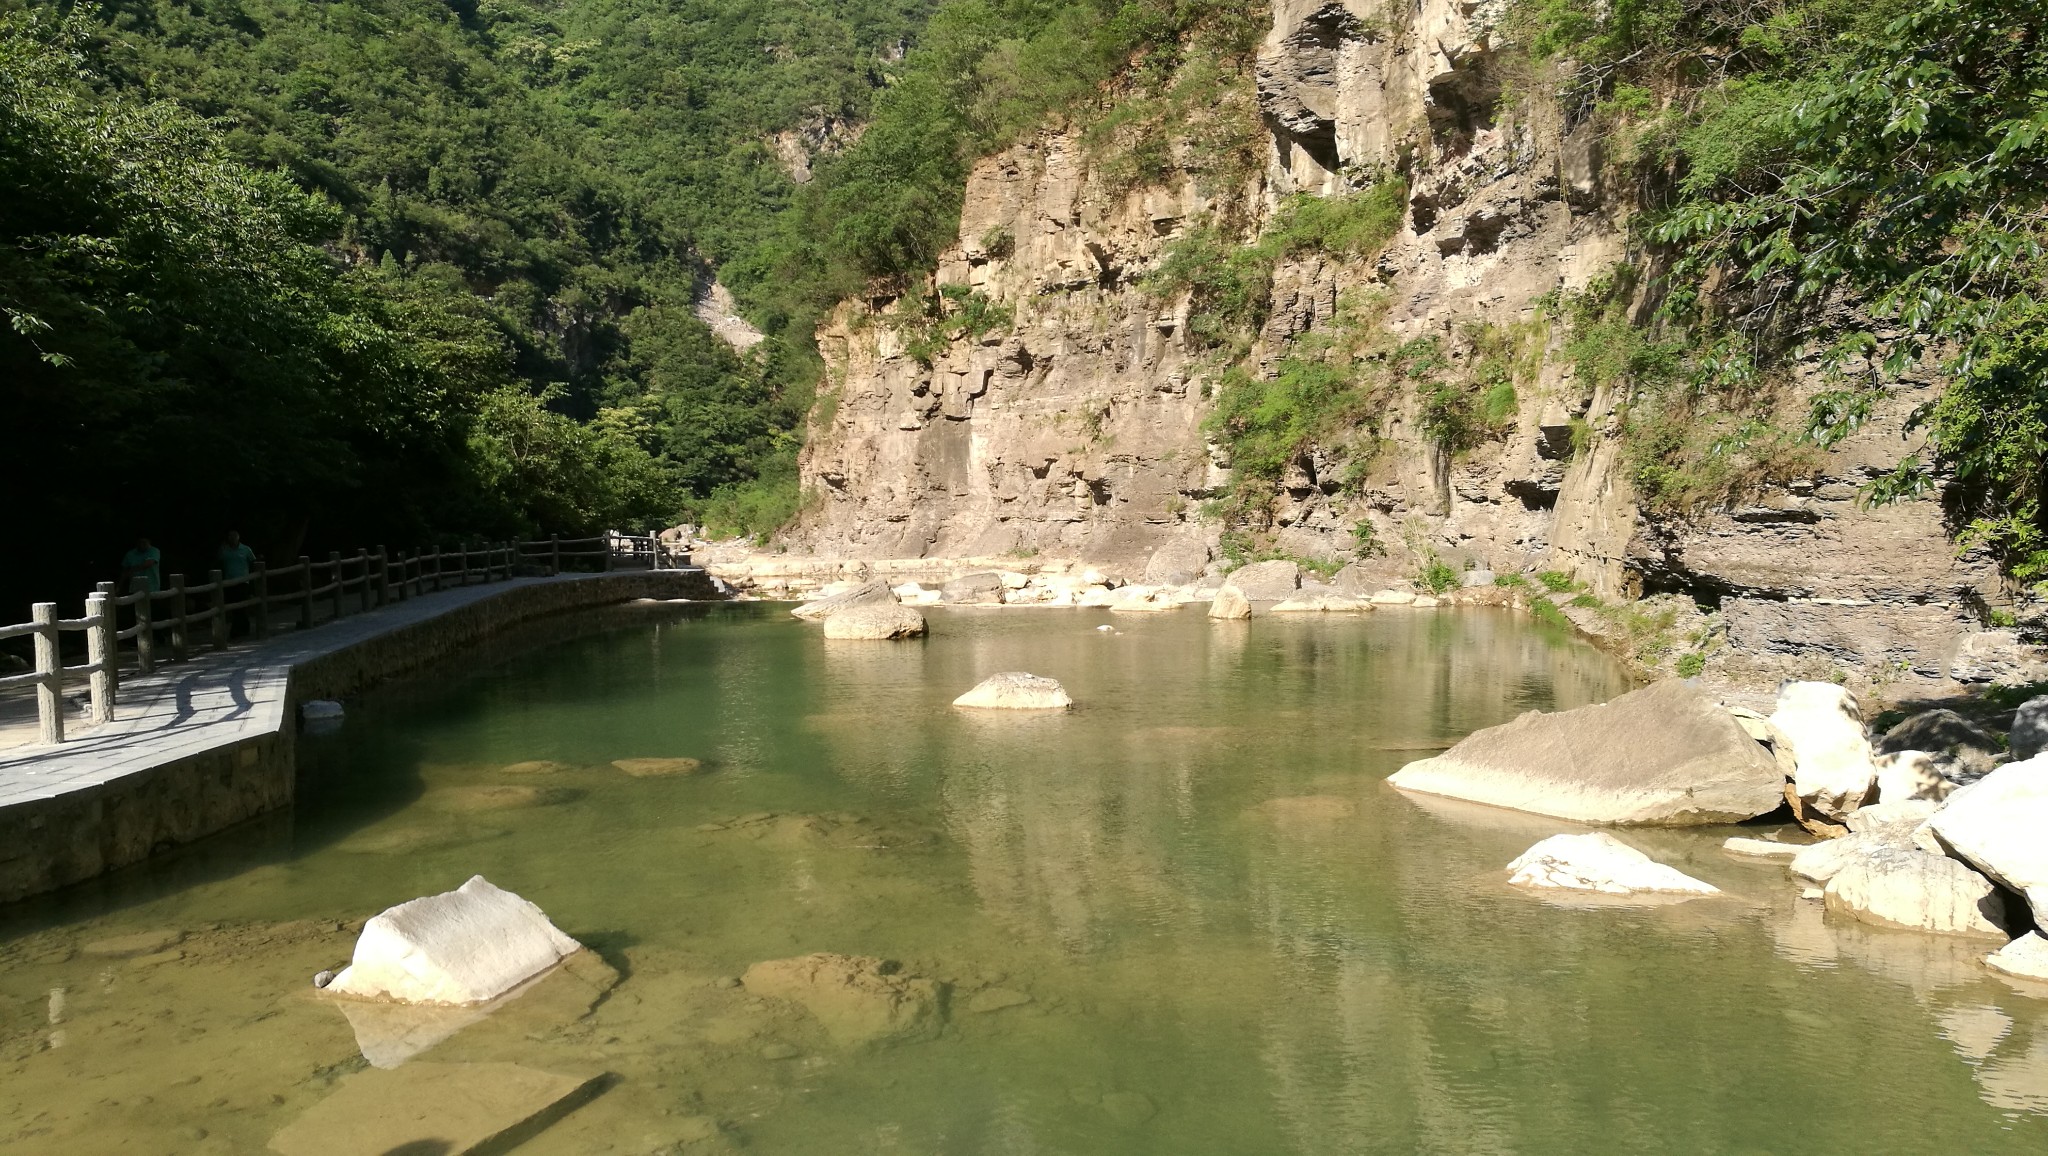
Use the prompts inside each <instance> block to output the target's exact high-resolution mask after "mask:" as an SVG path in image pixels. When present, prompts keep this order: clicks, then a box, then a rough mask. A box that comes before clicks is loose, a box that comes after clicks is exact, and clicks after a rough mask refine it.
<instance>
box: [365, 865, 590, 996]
mask: <svg viewBox="0 0 2048 1156" xmlns="http://www.w3.org/2000/svg"><path fill="white" fill-rule="evenodd" d="M581 947H582V944H579V943H577V942H576V941H575V940H573V939H571V938H569V937H568V936H566V935H564V934H562V933H561V931H559V930H558V929H557V928H556V927H555V925H554V924H553V923H550V922H549V921H548V917H547V916H546V915H545V914H543V913H542V912H541V909H540V908H538V907H536V906H534V905H533V904H531V903H528V902H527V901H526V900H524V899H521V898H520V897H519V896H517V895H514V894H512V893H511V892H510V891H504V890H501V889H499V888H497V887H494V886H492V885H491V883H490V881H488V880H486V879H485V878H484V877H483V876H481V875H474V876H471V877H470V880H469V882H467V883H464V884H463V885H462V886H461V887H458V888H456V889H455V890H453V891H444V892H442V893H441V894H439V895H429V896H427V897H425V898H423V899H414V900H410V901H408V902H405V903H401V904H399V905H398V906H396V907H393V908H391V909H389V910H387V911H385V912H383V913H382V914H380V915H377V916H376V917H374V918H372V919H371V920H370V921H369V922H368V923H365V924H364V925H363V933H362V935H361V936H360V937H358V938H357V939H356V950H355V956H354V958H353V959H352V960H351V961H350V963H349V965H348V966H347V967H345V968H343V969H342V971H341V974H340V975H337V976H335V977H334V982H333V983H330V984H328V985H327V990H328V991H329V992H333V993H336V994H340V995H352V996H359V997H362V998H365V999H389V1000H397V1001H398V1002H400V1003H432V1004H472V1003H481V1002H483V1001H485V1000H489V999H495V998H496V997H498V996H500V995H503V994H504V993H505V992H507V991H510V990H511V989H513V988H514V987H517V986H519V984H521V983H523V982H525V981H526V980H528V979H531V978H533V977H534V976H536V975H539V974H540V973H541V972H543V971H546V970H547V969H548V968H550V967H553V966H554V965H555V964H556V963H558V962H560V961H561V960H562V959H563V958H565V957H567V956H568V955H570V954H572V953H574V952H575V951H577V950H578V949H580V948H581Z"/></svg>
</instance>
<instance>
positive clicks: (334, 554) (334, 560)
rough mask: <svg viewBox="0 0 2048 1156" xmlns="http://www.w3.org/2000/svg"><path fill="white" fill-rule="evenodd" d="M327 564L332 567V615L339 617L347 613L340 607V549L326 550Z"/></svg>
mask: <svg viewBox="0 0 2048 1156" xmlns="http://www.w3.org/2000/svg"><path fill="white" fill-rule="evenodd" d="M327 564H328V565H329V566H332V567H334V617H335V618H336V619H339V618H340V617H341V616H342V615H344V614H346V613H348V611H346V610H343V609H342V608H341V595H342V581H341V551H339V550H329V551H328V552H327Z"/></svg>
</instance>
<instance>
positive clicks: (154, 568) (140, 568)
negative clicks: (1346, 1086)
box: [121, 538, 164, 594]
mask: <svg viewBox="0 0 2048 1156" xmlns="http://www.w3.org/2000/svg"><path fill="white" fill-rule="evenodd" d="M163 560H164V556H163V552H162V551H161V550H158V549H157V548H156V547H155V546H152V545H150V544H149V539H148V538H137V539H135V545H133V546H131V547H129V549H128V552H127V553H126V554H123V555H121V588H122V591H123V592H124V593H125V592H126V591H127V590H129V589H130V588H132V587H133V586H134V585H135V580H136V579H137V578H142V579H145V580H146V581H148V583H149V592H150V593H152V594H154V593H156V592H157V591H159V590H162V589H163V588H164V578H163Z"/></svg>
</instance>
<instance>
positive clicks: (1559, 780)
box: [1387, 679, 1785, 827]
mask: <svg viewBox="0 0 2048 1156" xmlns="http://www.w3.org/2000/svg"><path fill="white" fill-rule="evenodd" d="M1387 781H1388V782H1389V783H1391V784H1392V785H1394V786H1396V787H1399V788H1401V789H1402V790H1406V791H1418V792H1421V793H1423V794H1429V795H1443V796H1446V797H1448V798H1453V799H1466V800H1469V801H1471V802H1475V803H1489V804H1491V805H1493V806H1496V807H1511V808H1513V809H1515V810H1518V811H1531V812H1534V813H1536V814H1539V815H1550V816H1553V817H1555V818H1559V819H1570V820H1573V821H1576V822H1581V823H1615V824H1641V825H1647V826H1671V827H1679V826H1697V825H1702V824H1710V823H1738V822H1741V821H1742V820H1744V819H1753V818H1755V817H1757V816H1758V815H1766V814H1769V813H1770V812H1772V811H1774V810H1776V809H1777V808H1779V807H1780V806H1783V805H1784V801H1785V794H1784V790H1785V776H1784V773H1783V772H1782V771H1781V770H1780V769H1779V767H1778V763H1777V761H1776V760H1775V759H1774V758H1773V757H1772V756H1771V754H1770V753H1769V752H1767V751H1765V750H1764V748H1763V746H1762V745H1761V744H1759V743H1758V742H1757V741H1756V740H1754V739H1752V738H1750V737H1749V734H1748V733H1747V732H1746V731H1744V730H1743V729H1742V727H1741V726H1740V725H1739V724H1738V723H1737V721H1736V720H1735V718H1734V717H1733V716H1731V715H1730V714H1729V713H1728V712H1727V711H1725V710H1722V709H1721V708H1720V707H1719V706H1717V705H1715V704H1714V702H1713V701H1712V700H1710V699H1708V698H1707V697H1706V696H1705V695H1703V694H1701V693H1700V692H1699V691H1697V690H1694V689H1693V688H1691V687H1688V686H1686V685H1685V684H1684V683H1682V682H1680V681H1678V680H1675V679H1672V680H1667V681H1665V682H1660V683H1656V684H1654V685H1651V686H1647V687H1644V688H1643V689H1641V690H1637V691H1632V692H1630V693H1628V694H1625V695H1622V696H1621V697H1620V698H1617V699H1615V700H1613V701H1612V702H1607V703H1603V704H1601V705H1599V706H1588V707H1581V708H1579V709H1577V710H1568V711H1559V712H1556V713H1553V714H1539V713H1537V712H1535V711H1530V712H1529V713H1527V714H1525V715H1523V716H1522V717H1520V718H1518V719H1516V720H1515V721H1513V722H1510V723H1503V724H1501V725H1500V726H1496V727H1488V728H1486V729H1485V730H1482V731H1476V732H1474V733H1473V734H1472V735H1470V736H1468V737H1467V738H1466V739H1465V740H1464V741H1463V742H1461V743H1459V744H1458V745H1457V746H1454V747H1452V748H1451V749H1450V750H1448V751H1445V752H1444V753H1443V754H1441V755H1438V756H1436V757H1435V758H1429V759H1422V760H1420V761H1418V762H1413V763H1409V764H1408V765H1407V766H1405V767H1402V768H1401V769H1400V770H1399V771H1397V772H1395V774H1394V775H1393V776H1392V777H1391V778H1389V779H1388V780H1387Z"/></svg>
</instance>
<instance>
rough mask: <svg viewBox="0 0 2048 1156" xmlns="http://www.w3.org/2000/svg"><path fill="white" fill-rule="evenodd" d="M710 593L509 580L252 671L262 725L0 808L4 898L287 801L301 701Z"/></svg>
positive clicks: (701, 585) (638, 575) (686, 576)
mask: <svg viewBox="0 0 2048 1156" xmlns="http://www.w3.org/2000/svg"><path fill="white" fill-rule="evenodd" d="M717 597H719V595H718V593H717V591H716V589H715V588H714V587H713V585H712V582H711V579H710V577H709V576H708V575H706V574H705V573H704V572H703V571H701V570H656V571H629V572H623V573H615V574H603V575H592V576H590V577H588V578H580V579H576V580H573V581H565V582H550V583H547V584H544V585H531V586H510V587H507V588H506V589H504V590H503V591H500V592H499V593H497V594H496V595H495V596H493V597H488V598H484V599H482V600H480V601H476V602H471V603H468V604H465V605H462V606H458V607H455V608H453V609H451V610H450V611H449V612H448V613H446V614H442V615H439V616H437V617H435V618H432V619H429V620H426V621H424V622H417V623H412V624H409V625H406V626H401V627H398V628H396V629H393V630H391V631H389V632H387V633H383V634H377V635H374V636H372V637H370V638H367V639H364V640H362V641H360V642H357V643H355V644H353V645H348V646H344V647H342V648H340V649H336V650H333V651H330V652H328V653H324V654H319V655H317V656H315V657H312V658H309V659H306V660H304V661H302V662H299V663H297V664H295V665H290V666H287V667H284V668H283V669H282V670H279V669H278V668H275V667H272V668H268V669H263V668H257V672H260V674H261V675H262V676H264V677H252V679H251V682H252V684H253V685H252V698H253V699H255V700H256V701H253V702H252V703H251V710H252V711H255V712H257V713H258V715H259V718H260V720H261V723H262V725H259V726H257V727H255V728H243V729H241V730H239V731H238V732H237V733H235V734H233V735H230V736H226V737H224V738H223V740H222V741H221V742H220V743H219V744H217V745H215V746H212V747H209V748H206V749H204V750H201V751H199V752H197V753H193V752H192V751H191V748H190V747H189V746H185V747H181V748H178V752H182V753H172V754H167V756H166V758H165V760H164V761H163V762H161V763H157V764H154V765H151V766H149V767H147V768H145V769H143V770H138V771H136V772H134V773H132V774H128V775H123V776H121V777H120V778H117V779H112V780H110V781H108V782H105V783H102V784H98V785H94V786H87V787H81V788H79V789H77V790H73V791H67V792H64V793H63V794H59V795H56V796H54V797H49V798H39V799H33V800H29V801H26V802H22V803H17V804H14V805H12V806H8V807H5V808H0V903H5V902H13V901H14V900H18V899H24V898H27V897H28V896H31V895H38V894H41V893H43V892H46V891H52V890H55V889H57V888H59V887H63V886H65V885H67V884H71V883H76V882H79V881H81V880H85V879H90V878H93V877H94V876H97V875H100V874H103V873H105V872H108V871H112V870H114V869H116V868H119V867H126V866H129V865H130V864H134V863H139V862H141V861H142V860H144V859H146V858H148V857H149V856H151V855H154V854H157V853H159V852H162V851H167V850H169V849H171V848H173V847H178V846H182V845H184V844H187V843H191V842H193V841H195V840H198V839H203V838H205V837H206V836H208V835H214V834H218V833H219V832H221V831H224V830H226V829H227V828H229V827H232V826H234V825H236V824H238V823H241V822H244V821H246V820H249V819H252V818H255V817H256V816H258V815H262V814H265V813H267V812H270V811H275V810H278V809H280V808H283V807H288V806H290V805H291V802H292V795H293V781H294V778H295V776H296V771H297V764H296V760H295V758H294V746H293V739H294V735H295V732H296V730H297V719H298V705H299V704H300V703H301V702H304V701H306V700H308V699H315V698H338V697H341V696H344V695H349V694H353V693H355V692H357V691H360V690H362V689H363V688H364V687H367V686H369V685H370V684H372V683H375V682H377V681H379V680H382V679H386V678H391V677H393V676H396V675H400V674H404V673H406V672H408V671H412V670H416V669H418V668H419V667H421V666H424V665H426V664H427V663H430V662H434V661H436V660H439V659H442V658H446V657H448V656H450V655H453V654H455V653H456V652H458V651H460V650H462V649H463V648H464V647H467V646H469V645H471V644H473V643H475V642H477V641H479V640H480V639H482V638H484V637H485V636H486V635H489V634H491V633H492V632H494V631H497V630H500V629H503V628H505V627H507V626H511V625H513V624H515V623H519V622H523V621H526V620H528V619H532V618H537V617H541V616H543V615H549V614H556V613H561V612H564V611H570V610H579V609H584V608H588V607H593V606H601V605H606V604H611V603H618V602H627V601H632V600H634V599H638V598H693V599H712V598H717ZM257 672H252V675H253V674H255V673H257ZM266 683H267V685H265V684H266ZM280 683H281V685H280ZM138 741H144V742H147V741H150V740H148V739H139V740H138Z"/></svg>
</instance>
